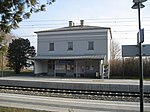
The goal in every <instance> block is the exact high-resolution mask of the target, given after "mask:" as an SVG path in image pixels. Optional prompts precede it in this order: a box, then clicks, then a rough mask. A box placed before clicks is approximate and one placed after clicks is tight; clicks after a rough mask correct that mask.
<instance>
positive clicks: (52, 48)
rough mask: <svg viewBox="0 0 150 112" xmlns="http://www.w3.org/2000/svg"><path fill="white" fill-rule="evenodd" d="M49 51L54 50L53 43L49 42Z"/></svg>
mask: <svg viewBox="0 0 150 112" xmlns="http://www.w3.org/2000/svg"><path fill="white" fill-rule="evenodd" d="M49 51H54V43H49Z"/></svg>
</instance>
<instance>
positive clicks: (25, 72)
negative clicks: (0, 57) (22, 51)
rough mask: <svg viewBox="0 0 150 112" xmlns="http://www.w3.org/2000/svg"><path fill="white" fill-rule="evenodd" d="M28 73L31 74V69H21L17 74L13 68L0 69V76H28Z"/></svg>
mask: <svg viewBox="0 0 150 112" xmlns="http://www.w3.org/2000/svg"><path fill="white" fill-rule="evenodd" d="M29 75H33V70H22V71H21V72H20V73H19V74H16V73H15V72H14V71H13V70H10V69H5V70H3V73H2V71H0V77H1V76H3V77H7V76H29Z"/></svg>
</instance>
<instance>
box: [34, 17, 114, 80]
mask: <svg viewBox="0 0 150 112" xmlns="http://www.w3.org/2000/svg"><path fill="white" fill-rule="evenodd" d="M35 33H36V34H37V37H38V40H37V42H38V43H37V45H38V46H37V55H36V56H35V57H33V58H32V59H33V60H34V73H35V74H43V75H48V76H52V77H53V76H54V77H85V78H96V77H97V78H104V77H106V78H109V60H110V57H111V40H112V34H111V29H110V28H108V27H98V26H87V25H84V20H80V25H76V26H75V25H74V23H73V22H72V21H69V26H68V27H63V28H58V29H53V30H46V31H38V32H35Z"/></svg>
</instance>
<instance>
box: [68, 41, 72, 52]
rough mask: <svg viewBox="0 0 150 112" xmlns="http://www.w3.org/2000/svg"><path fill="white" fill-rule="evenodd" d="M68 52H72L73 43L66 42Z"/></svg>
mask: <svg viewBox="0 0 150 112" xmlns="http://www.w3.org/2000/svg"><path fill="white" fill-rule="evenodd" d="M68 50H73V42H68Z"/></svg>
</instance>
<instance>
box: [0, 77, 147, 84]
mask: <svg viewBox="0 0 150 112" xmlns="http://www.w3.org/2000/svg"><path fill="white" fill-rule="evenodd" d="M0 80H21V81H38V82H63V83H88V84H131V85H138V84H139V80H127V79H124V80H123V79H79V78H52V77H31V76H12V77H0ZM144 85H150V81H144Z"/></svg>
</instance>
